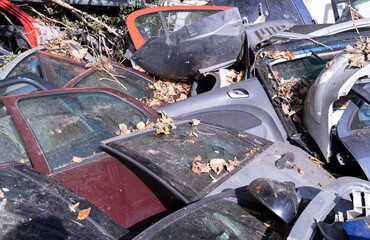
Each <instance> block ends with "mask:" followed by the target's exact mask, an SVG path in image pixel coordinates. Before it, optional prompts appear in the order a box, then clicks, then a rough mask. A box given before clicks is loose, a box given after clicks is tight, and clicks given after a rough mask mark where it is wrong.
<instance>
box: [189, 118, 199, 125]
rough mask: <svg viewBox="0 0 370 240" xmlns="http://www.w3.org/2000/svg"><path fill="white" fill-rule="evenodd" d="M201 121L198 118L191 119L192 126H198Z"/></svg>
mask: <svg viewBox="0 0 370 240" xmlns="http://www.w3.org/2000/svg"><path fill="white" fill-rule="evenodd" d="M199 123H200V120H198V119H191V125H192V126H198V125H199Z"/></svg>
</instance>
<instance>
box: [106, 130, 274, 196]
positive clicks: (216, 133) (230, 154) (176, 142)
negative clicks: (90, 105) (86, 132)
mask: <svg viewBox="0 0 370 240" xmlns="http://www.w3.org/2000/svg"><path fill="white" fill-rule="evenodd" d="M243 136H244V135H243ZM108 141H109V140H108ZM106 145H107V146H108V148H113V149H115V150H117V151H118V152H119V154H122V155H123V156H128V157H131V159H133V161H134V162H136V163H137V164H139V165H141V166H143V167H144V168H145V169H146V170H149V171H150V172H151V173H152V174H154V175H155V176H157V177H159V178H160V179H163V180H164V181H166V182H167V183H168V184H169V185H170V187H172V188H175V189H177V191H179V192H180V193H181V194H182V195H183V196H185V198H186V199H190V200H194V199H197V198H198V197H199V195H204V194H206V192H207V191H209V190H210V188H214V187H215V186H216V185H217V184H219V183H220V182H222V181H223V180H225V179H226V178H228V177H229V176H230V175H232V174H233V171H230V172H228V171H227V170H226V169H224V167H223V166H222V165H221V168H220V169H221V170H222V171H220V173H219V175H216V173H215V172H213V171H209V172H208V173H199V174H197V173H196V172H194V171H193V170H192V160H195V161H198V160H199V162H201V163H207V162H209V161H210V160H211V159H221V160H220V161H222V160H225V161H227V162H228V160H231V161H236V162H238V164H237V165H238V166H239V167H241V166H242V165H245V164H247V163H248V162H249V161H250V160H251V159H253V158H255V157H256V156H257V155H258V154H260V153H261V151H262V150H263V148H264V147H265V146H266V145H267V142H266V141H264V140H263V139H259V138H258V139H257V138H254V137H253V136H250V135H248V137H241V136H237V135H235V134H233V133H230V132H228V131H226V130H224V129H220V128H215V127H211V126H208V125H203V124H200V125H197V126H191V125H190V124H188V123H186V124H181V125H178V126H177V128H176V129H175V130H173V133H171V134H169V135H167V136H165V135H156V134H155V133H154V132H153V131H149V132H145V133H140V134H138V135H135V136H132V137H130V136H129V137H124V138H121V139H118V140H113V141H111V142H108V143H107V144H106ZM217 161H218V160H217ZM236 168H237V169H238V167H236Z"/></svg>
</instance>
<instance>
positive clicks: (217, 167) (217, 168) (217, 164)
mask: <svg viewBox="0 0 370 240" xmlns="http://www.w3.org/2000/svg"><path fill="white" fill-rule="evenodd" d="M209 165H210V167H211V168H212V170H213V171H214V172H215V173H216V174H217V175H219V174H220V173H221V172H222V169H224V166H226V165H227V163H226V161H225V160H224V159H221V158H213V159H211V160H209Z"/></svg>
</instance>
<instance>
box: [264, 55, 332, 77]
mask: <svg viewBox="0 0 370 240" xmlns="http://www.w3.org/2000/svg"><path fill="white" fill-rule="evenodd" d="M328 61H329V60H321V59H318V58H316V57H305V58H300V59H296V60H287V61H284V62H281V63H276V64H272V65H271V70H272V71H274V72H275V73H277V75H278V76H279V77H280V78H282V79H284V80H286V81H289V80H290V79H291V78H295V79H300V78H303V79H305V80H306V81H308V80H315V79H316V77H317V76H318V75H319V74H320V72H321V71H322V70H323V69H324V68H325V65H326V63H327V62H328Z"/></svg>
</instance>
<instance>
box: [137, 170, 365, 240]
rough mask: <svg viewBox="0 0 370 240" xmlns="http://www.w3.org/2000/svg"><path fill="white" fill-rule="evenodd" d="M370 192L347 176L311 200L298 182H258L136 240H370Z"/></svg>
mask: <svg viewBox="0 0 370 240" xmlns="http://www.w3.org/2000/svg"><path fill="white" fill-rule="evenodd" d="M369 188H370V183H369V182H368V181H364V180H361V179H357V178H352V177H342V178H339V179H337V180H335V181H334V182H332V183H330V184H329V185H328V186H326V187H325V188H323V189H322V190H321V191H320V193H318V194H317V195H316V196H315V198H314V199H312V200H311V201H307V199H304V198H302V197H301V196H300V191H299V189H295V185H294V183H292V182H281V181H276V180H274V179H271V178H258V179H256V180H254V181H253V182H251V183H250V184H249V185H248V186H244V187H241V188H238V189H229V190H228V191H225V192H222V193H219V194H216V195H214V196H211V197H207V198H204V199H202V200H200V201H198V202H196V203H193V204H191V205H189V206H187V207H186V208H183V209H180V210H178V211H177V212H175V213H173V214H171V215H169V216H167V217H166V218H164V219H162V220H161V221H159V222H157V223H156V224H154V225H153V226H151V227H150V228H148V229H146V230H145V231H143V232H142V233H140V234H139V235H138V236H137V237H135V238H134V239H135V240H139V239H159V238H166V239H177V238H179V237H181V238H187V239H192V238H202V237H204V238H206V237H210V236H212V237H214V238H225V239H230V238H232V239H247V238H253V239H266V238H268V239H289V240H298V239H304V240H308V239H322V238H324V239H338V240H342V239H343V240H344V239H366V238H368V237H369V227H368V223H369V213H368V211H363V209H364V208H365V209H366V208H367V204H368V200H366V197H365V202H363V200H362V198H363V196H362V195H365V196H367V195H368V194H369Z"/></svg>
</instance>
